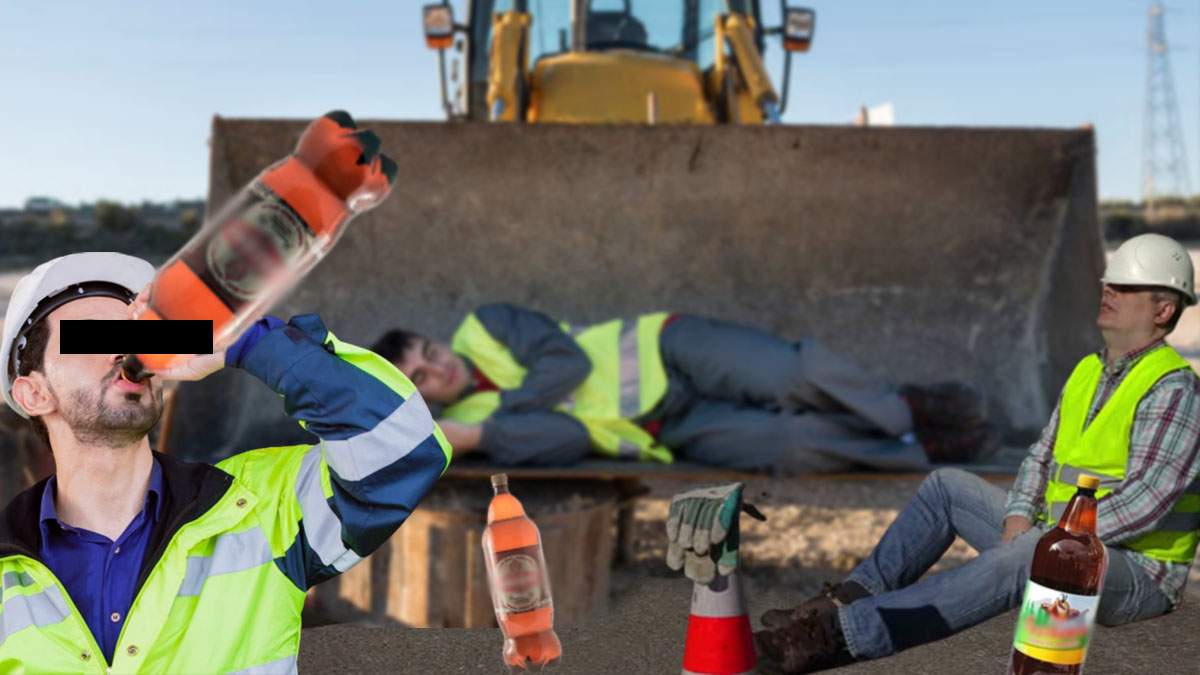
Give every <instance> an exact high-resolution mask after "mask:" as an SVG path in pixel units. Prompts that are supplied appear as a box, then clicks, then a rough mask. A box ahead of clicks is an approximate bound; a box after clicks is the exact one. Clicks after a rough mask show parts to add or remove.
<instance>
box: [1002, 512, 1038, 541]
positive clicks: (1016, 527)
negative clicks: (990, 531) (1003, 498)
mask: <svg viewBox="0 0 1200 675" xmlns="http://www.w3.org/2000/svg"><path fill="white" fill-rule="evenodd" d="M1031 527H1033V523H1032V522H1031V521H1030V520H1029V519H1028V518H1026V517H1025V516H1009V517H1007V518H1005V519H1004V531H1003V532H1001V533H1000V543H1001V544H1007V543H1008V542H1010V541H1012V540H1013V539H1016V538H1017V537H1019V536H1021V535H1022V534H1024V533H1025V532H1027V531H1028V530H1029V528H1031Z"/></svg>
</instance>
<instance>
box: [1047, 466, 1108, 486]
mask: <svg viewBox="0 0 1200 675" xmlns="http://www.w3.org/2000/svg"><path fill="white" fill-rule="evenodd" d="M1080 476H1095V477H1096V478H1099V479H1100V488H1101V489H1109V490H1113V489H1116V487H1117V486H1118V485H1120V484H1121V483H1122V482H1124V481H1123V480H1122V479H1120V478H1113V477H1112V476H1105V475H1103V474H1099V473H1096V472H1095V471H1088V470H1087V469H1081V468H1079V467H1077V466H1072V465H1070V464H1063V465H1062V473H1060V474H1059V475H1058V482H1060V483H1067V484H1069V485H1075V484H1076V482H1078V480H1079V477H1080Z"/></svg>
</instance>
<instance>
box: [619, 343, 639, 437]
mask: <svg viewBox="0 0 1200 675" xmlns="http://www.w3.org/2000/svg"><path fill="white" fill-rule="evenodd" d="M618 359H620V361H619V363H618V366H617V368H618V374H619V377H620V380H619V382H620V384H619V386H620V388H621V411H620V412H621V417H624V418H626V419H628V418H631V417H636V416H637V414H638V413H639V412H641V411H642V373H641V366H640V365H639V360H638V321H637V319H629V320H627V321H623V322H622V324H621V343H620V354H619V355H618Z"/></svg>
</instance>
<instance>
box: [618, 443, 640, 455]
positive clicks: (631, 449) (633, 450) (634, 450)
mask: <svg viewBox="0 0 1200 675" xmlns="http://www.w3.org/2000/svg"><path fill="white" fill-rule="evenodd" d="M617 457H620V458H621V459H641V458H642V449H641V448H639V447H638V446H636V445H634V444H633V443H630V442H629V441H627V440H625V439H624V438H622V439H621V440H620V441H618V442H617Z"/></svg>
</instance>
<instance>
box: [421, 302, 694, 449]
mask: <svg viewBox="0 0 1200 675" xmlns="http://www.w3.org/2000/svg"><path fill="white" fill-rule="evenodd" d="M667 316H668V314H667V313H665V312H659V313H655V314H646V315H644V316H641V317H638V318H637V319H634V320H629V321H626V320H622V319H615V320H613V321H606V322H604V323H600V324H596V325H594V326H589V327H587V328H583V329H580V330H577V331H575V332H574V339H575V341H576V343H578V344H579V347H580V348H581V349H582V350H583V352H584V354H586V355H587V357H588V359H589V360H590V361H591V363H592V368H591V371H590V373H589V374H588V376H587V379H585V380H584V381H583V384H581V385H580V386H579V387H578V388H577V389H576V390H575V391H574V392H572V393H571V396H570V397H569V399H568V400H567V401H565V402H563V403H562V404H561V405H559V406H558V407H557V408H556V410H558V411H559V412H563V413H566V414H568V415H571V416H572V417H574V418H575V419H577V420H579V422H580V423H582V424H583V426H584V427H585V428H586V429H587V431H588V436H589V437H590V438H591V441H592V446H593V447H594V448H595V450H596V451H597V452H598V453H600V454H602V455H607V456H611V457H620V458H624V459H637V460H642V461H654V462H663V463H670V462H671V461H672V457H671V452H670V451H669V450H667V448H665V447H664V446H662V445H660V444H659V443H658V442H657V441H656V440H655V439H654V437H653V436H651V435H650V434H649V433H648V432H647V431H646V430H645V429H643V428H641V427H640V426H638V425H637V424H635V423H633V422H632V420H634V419H637V418H638V417H639V416H641V415H644V414H646V413H648V412H650V411H651V410H653V409H654V407H655V406H656V405H658V403H659V401H661V400H662V398H663V396H665V395H666V393H667V372H666V370H665V369H664V368H663V364H662V353H661V351H660V350H659V345H658V338H659V333H661V332H662V327H663V324H664V323H666V320H667ZM563 329H564V330H565V331H568V332H570V330H569V327H568V326H565V325H564V326H563ZM450 348H451V349H452V350H453V351H454V352H455V353H457V354H461V355H462V356H465V357H467V358H468V359H470V360H471V362H472V363H473V364H475V367H476V368H478V369H479V370H480V372H482V373H483V374H484V375H485V376H486V377H487V378H488V379H489V380H491V381H492V382H494V383H495V384H496V386H497V387H499V388H500V389H516V388H518V387H520V386H521V383H522V382H524V381H525V374H526V370H525V368H524V367H522V366H521V364H520V363H518V362H517V360H516V359H515V358H514V357H513V355H512V352H510V351H509V350H508V347H506V346H504V344H503V343H501V342H500V341H499V340H497V339H496V338H495V337H493V336H492V334H491V333H489V332H488V331H487V328H485V327H484V325H483V323H482V322H480V321H479V319H478V318H477V317H476V316H475V314H474V313H471V314H469V315H467V317H466V319H464V320H463V322H462V324H461V325H459V327H458V329H457V330H456V331H455V332H454V337H453V338H452V339H451V341H450ZM499 407H500V393H499V392H496V391H484V392H477V393H474V394H470V395H468V396H467V397H465V398H464V399H462V400H461V401H458V402H457V403H455V404H453V405H451V406H450V407H448V408H447V409H446V410H445V411H444V412H443V415H444V416H445V417H447V418H449V419H452V420H456V421H459V422H463V423H466V424H478V423H480V422H482V421H484V420H485V419H487V418H488V417H490V416H491V415H492V413H494V412H495V411H496V410H497V409H498V408H499Z"/></svg>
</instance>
